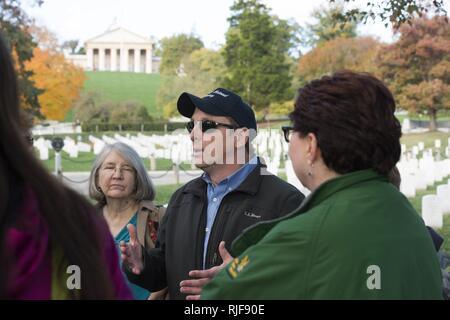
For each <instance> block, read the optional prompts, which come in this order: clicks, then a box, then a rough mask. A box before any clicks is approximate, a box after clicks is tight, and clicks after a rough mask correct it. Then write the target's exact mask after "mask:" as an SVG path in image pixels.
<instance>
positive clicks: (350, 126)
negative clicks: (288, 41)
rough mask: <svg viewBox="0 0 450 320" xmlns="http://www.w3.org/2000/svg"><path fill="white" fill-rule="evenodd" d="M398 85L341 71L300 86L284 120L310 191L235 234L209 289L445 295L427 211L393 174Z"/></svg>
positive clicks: (252, 293)
mask: <svg viewBox="0 0 450 320" xmlns="http://www.w3.org/2000/svg"><path fill="white" fill-rule="evenodd" d="M394 111H395V102H394V98H393V96H392V94H391V92H390V91H389V90H388V89H387V87H386V86H385V85H384V84H383V83H382V82H381V81H379V80H378V79H376V78H374V77H373V76H371V75H369V74H365V73H353V72H349V71H343V72H338V73H335V74H334V75H332V76H325V77H323V78H321V79H319V80H314V81H312V82H310V83H309V84H307V85H306V86H305V87H303V88H301V89H299V92H298V97H297V100H296V103H295V109H294V111H293V112H292V113H291V115H290V118H291V120H292V122H293V127H284V128H283V131H284V133H285V138H286V140H287V141H288V142H289V144H290V145H289V155H290V158H291V160H292V164H293V167H294V171H295V173H296V175H297V177H298V178H299V179H300V181H301V182H302V184H303V185H304V186H306V187H307V188H308V189H310V190H311V191H312V193H311V194H310V196H309V197H308V198H306V199H305V201H304V202H303V204H302V205H301V206H300V207H299V208H298V209H297V210H296V211H295V212H293V213H292V214H290V215H288V216H285V217H283V218H280V219H277V220H272V221H268V222H262V223H260V224H258V225H255V226H254V227H252V228H251V229H248V230H247V231H246V232H245V233H243V234H242V235H241V237H240V238H238V239H236V240H235V242H234V243H233V245H232V252H231V254H232V255H233V256H234V257H236V258H235V259H234V260H232V262H231V263H229V264H228V265H227V266H226V267H224V268H223V269H222V270H221V271H220V272H219V273H218V274H217V275H216V276H215V278H214V279H213V280H212V281H211V282H210V283H209V284H207V285H206V286H205V287H204V288H203V291H202V295H201V298H202V299H441V298H442V279H441V271H440V268H439V264H438V261H437V257H436V252H435V249H434V247H433V244H432V241H431V238H430V236H429V234H428V233H427V230H426V228H425V225H424V223H423V221H422V220H421V218H420V216H419V215H418V214H417V212H416V211H415V210H414V208H413V207H412V206H411V204H410V203H409V202H408V200H407V199H406V198H405V197H404V196H403V195H402V194H401V193H400V192H399V191H398V190H397V189H396V188H395V187H394V186H393V185H392V184H390V183H389V182H388V180H387V178H386V176H387V174H388V172H389V171H390V170H391V169H392V168H393V167H394V166H395V164H396V163H397V161H398V160H399V158H400V150H401V148H400V136H401V127H400V124H399V122H398V120H397V119H396V117H395V116H394Z"/></svg>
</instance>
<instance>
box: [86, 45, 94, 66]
mask: <svg viewBox="0 0 450 320" xmlns="http://www.w3.org/2000/svg"><path fill="white" fill-rule="evenodd" d="M86 70H89V71H92V70H94V49H92V48H88V49H87V66H86Z"/></svg>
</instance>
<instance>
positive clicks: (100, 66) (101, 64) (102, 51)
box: [98, 48, 105, 71]
mask: <svg viewBox="0 0 450 320" xmlns="http://www.w3.org/2000/svg"><path fill="white" fill-rule="evenodd" d="M98 54H99V60H98V70H99V71H105V49H104V48H99V49H98Z"/></svg>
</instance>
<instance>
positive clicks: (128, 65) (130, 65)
mask: <svg viewBox="0 0 450 320" xmlns="http://www.w3.org/2000/svg"><path fill="white" fill-rule="evenodd" d="M85 49H86V55H67V56H66V57H67V59H69V60H71V61H72V62H73V63H75V64H76V65H78V66H80V67H82V68H84V69H85V70H87V71H122V72H137V73H158V71H159V61H160V58H159V57H154V56H153V41H152V40H151V39H149V38H146V37H142V36H140V35H137V34H135V33H133V32H131V31H128V30H126V29H124V28H115V29H112V30H108V31H106V32H105V33H103V34H102V35H99V36H97V37H94V38H92V39H90V40H88V41H86V44H85Z"/></svg>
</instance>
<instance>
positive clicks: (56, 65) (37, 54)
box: [26, 48, 86, 120]
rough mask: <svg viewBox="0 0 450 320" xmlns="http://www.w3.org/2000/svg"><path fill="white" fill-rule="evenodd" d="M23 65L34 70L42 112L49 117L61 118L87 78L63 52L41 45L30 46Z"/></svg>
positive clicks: (53, 118) (51, 118)
mask: <svg viewBox="0 0 450 320" xmlns="http://www.w3.org/2000/svg"><path fill="white" fill-rule="evenodd" d="M26 67H27V69H28V70H30V71H33V73H34V75H33V77H32V80H33V81H34V82H35V84H36V87H37V88H39V89H42V90H44V92H43V93H42V94H41V95H40V96H39V104H40V105H41V113H42V114H43V115H44V117H46V118H47V119H50V120H63V119H64V117H65V115H66V113H67V111H68V110H69V109H70V108H71V106H72V104H73V102H74V101H75V100H76V99H77V98H78V97H79V94H80V92H81V89H82V87H83V83H84V81H85V79H86V77H85V75H84V72H83V70H82V69H81V68H79V67H77V66H75V65H74V64H72V63H70V62H68V61H67V60H66V59H65V58H64V55H63V54H61V53H59V52H52V51H50V50H43V49H40V48H35V49H34V50H33V58H32V59H31V61H29V62H27V64H26Z"/></svg>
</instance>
